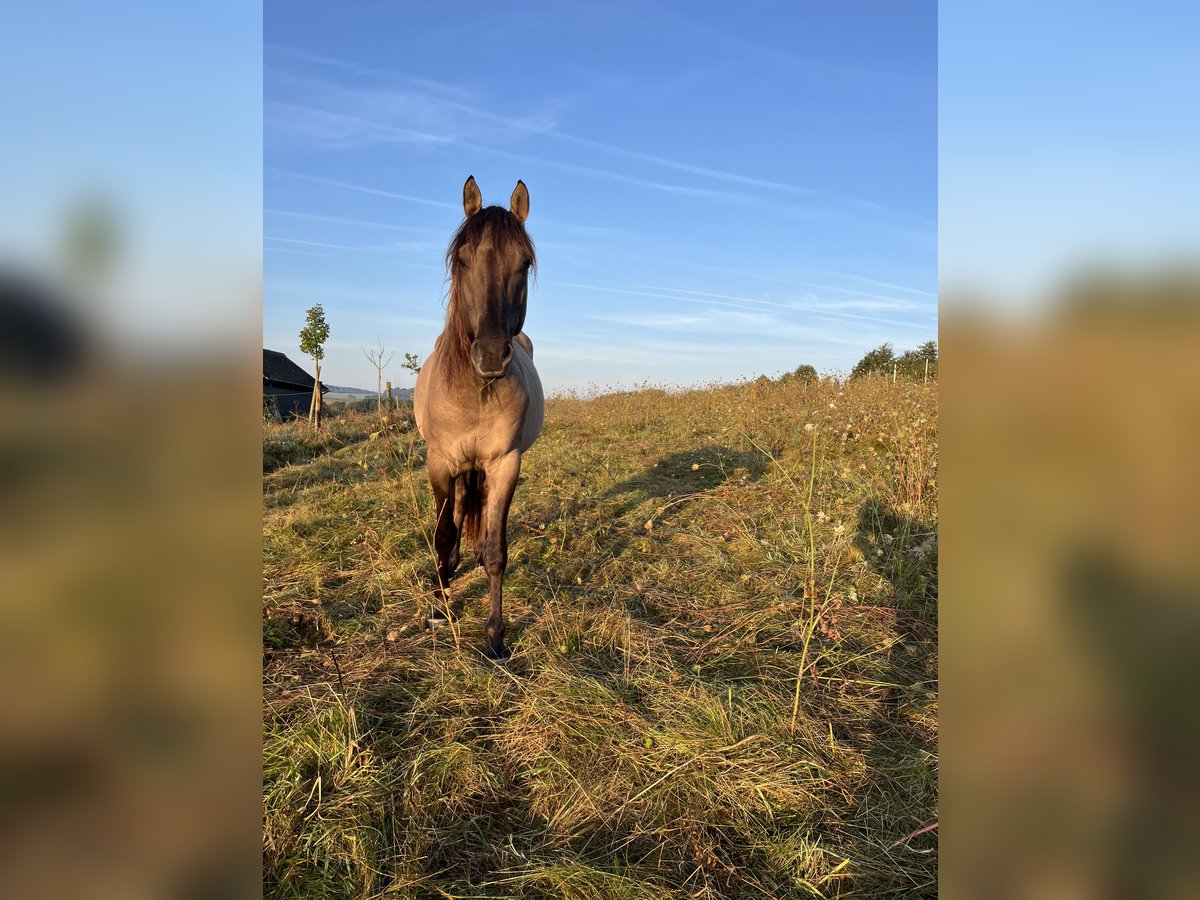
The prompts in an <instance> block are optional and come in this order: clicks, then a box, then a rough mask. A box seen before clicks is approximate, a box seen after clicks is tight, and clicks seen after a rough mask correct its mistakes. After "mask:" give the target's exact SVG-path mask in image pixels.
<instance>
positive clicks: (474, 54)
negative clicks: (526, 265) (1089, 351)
mask: <svg viewBox="0 0 1200 900" xmlns="http://www.w3.org/2000/svg"><path fill="white" fill-rule="evenodd" d="M451 9H452V11H451ZM264 38H265V45H264V51H263V65H264V72H263V89H264V108H263V116H264V164H265V168H264V174H263V190H264V213H263V229H264V257H263V259H264V279H265V281H264V289H265V299H264V320H263V330H264V345H265V346H267V347H270V348H273V349H278V350H283V351H284V352H287V353H288V354H289V355H291V356H292V357H293V358H294V359H296V360H297V361H299V362H302V363H303V364H305V365H306V366H307V365H309V364H310V361H307V360H304V359H302V357H301V354H300V353H299V350H298V347H297V344H298V338H297V333H298V332H299V329H300V327H301V325H302V323H303V318H304V310H305V309H306V308H307V307H309V306H311V305H312V304H313V303H316V302H320V303H322V304H323V305H324V307H325V310H326V314H327V317H328V319H329V322H330V325H331V327H332V336H331V338H330V341H329V344H328V346H327V351H326V359H325V362H324V364H323V370H324V373H323V374H324V377H325V379H326V380H327V381H329V382H330V383H334V384H348V385H354V386H363V387H371V386H373V385H374V382H375V376H374V369H373V368H372V367H371V365H370V364H369V363H368V362H367V361H366V360H365V358H364V357H363V354H362V350H361V349H360V348H361V347H362V346H364V345H366V346H370V345H373V344H374V343H375V342H376V338H377V337H378V338H379V339H381V340H382V341H383V343H384V344H385V345H386V346H388V347H389V348H392V349H395V350H396V351H397V360H401V359H402V358H403V354H404V352H406V351H407V352H414V353H418V354H419V355H421V356H424V355H426V354H427V353H428V352H429V350H430V349H431V347H432V344H433V341H434V338H435V337H436V335H437V334H438V332H439V331H440V330H441V324H442V318H443V315H444V300H445V283H444V270H443V268H442V263H441V258H442V254H443V252H444V250H445V246H446V243H447V241H448V239H449V237H450V234H451V233H452V231H453V230H454V228H455V227H456V226H457V225H458V223H459V221H460V220H461V217H462V208H461V202H460V196H461V188H462V183H463V181H464V180H465V179H466V177H467V176H468V175H471V174H473V175H474V176H475V178H476V180H477V181H478V182H479V185H480V187H481V188H482V190H483V194H484V201H485V203H507V201H508V196H509V194H510V193H511V191H512V188H513V186H514V185H515V183H516V181H517V179H518V178H521V179H523V180H524V181H525V183H526V184H527V185H528V186H529V191H530V196H531V212H530V217H529V221H528V228H529V231H530V234H531V235H532V237H533V238H534V240H535V242H536V244H537V247H538V251H539V263H540V272H539V277H538V280H537V282H536V284H535V286H534V288H533V291H532V294H531V298H530V307H529V314H528V318H527V321H526V331H527V332H528V334H529V335H530V337H531V338H532V339H533V342H534V345H535V347H536V354H535V359H536V361H537V363H538V367H539V370H540V371H541V373H542V377H543V381H544V382H545V383H546V385H547V387H548V388H550V389H551V390H554V389H563V388H586V387H588V386H589V385H595V386H597V387H600V388H603V387H605V386H613V387H616V386H628V385H633V384H636V383H639V382H643V381H651V382H655V383H667V384H687V383H702V382H708V381H712V380H731V379H735V378H739V377H743V376H752V375H757V374H760V373H766V374H773V373H779V372H783V371H788V370H791V369H794V368H795V367H796V366H797V365H799V364H801V363H811V364H813V365H815V366H816V367H817V368H818V369H819V370H822V371H833V370H847V369H849V368H850V367H851V366H852V365H853V364H854V362H855V361H856V360H857V359H859V358H860V357H861V356H862V354H863V353H864V352H865V351H866V350H868V349H870V348H871V347H873V346H876V345H878V344H880V343H882V342H883V341H892V342H894V343H895V344H896V345H897V346H898V347H909V346H916V345H917V344H919V343H921V342H922V341H925V340H928V339H930V338H933V337H936V331H937V299H936V290H937V288H936V285H937V221H936V219H937V20H936V7H935V6H934V4H932V3H908V4H897V3H894V2H879V3H871V2H856V3H835V2H829V3H784V2H769V3H748V4H747V3H743V4H737V5H734V4H727V3H689V4H686V5H683V4H672V5H667V4H652V3H628V4H605V3H580V2H570V3H539V4H496V3H491V4H474V3H460V4H457V5H455V6H454V7H453V8H450V7H445V6H440V5H435V4H399V3H397V4H388V3H340V4H327V3H321V4H317V3H296V2H288V3H278V2H271V3H268V4H267V6H266V9H265V19H264ZM388 374H389V377H390V378H391V380H392V381H393V382H394V383H395V384H397V385H408V384H411V381H412V379H411V376H410V375H409V374H408V373H407V372H405V371H404V370H402V369H401V368H400V367H399V364H398V362H397V363H393V365H392V367H391V368H390V369H389V372H388Z"/></svg>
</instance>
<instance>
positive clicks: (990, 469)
mask: <svg viewBox="0 0 1200 900" xmlns="http://www.w3.org/2000/svg"><path fill="white" fill-rule="evenodd" d="M819 14H820V6H819V5H814V7H813V15H819ZM939 16H940V49H939V55H940V70H939V85H940V87H939V92H940V99H939V107H940V110H939V116H940V122H939V129H940V141H939V173H940V203H939V244H940V248H939V252H940V270H941V284H940V288H939V292H940V303H941V317H942V318H941V323H942V324H941V334H940V343H941V345H942V367H943V368H942V372H941V384H942V387H943V389H944V392H945V397H944V404H943V411H944V415H945V418H944V431H945V433H944V442H945V448H946V451H947V452H946V454H945V458H944V459H943V460H942V462H941V466H940V471H941V473H942V489H943V496H944V497H945V505H946V508H945V510H944V511H943V514H942V515H943V517H944V519H943V526H942V528H941V542H942V549H943V553H942V556H941V567H942V568H941V575H942V578H943V579H944V582H945V583H944V584H943V585H942V586H941V588H940V590H939V596H940V597H941V598H943V599H942V602H943V603H945V604H946V611H945V614H944V617H943V619H942V626H943V628H942V634H943V635H944V639H945V646H944V648H943V651H942V652H943V666H944V674H945V678H944V682H945V696H946V713H945V716H944V720H945V721H944V725H943V728H944V735H945V737H944V742H945V747H946V755H945V760H946V761H945V766H944V780H943V782H942V784H943V789H944V792H945V793H944V796H945V805H946V819H947V821H946V823H945V825H944V826H942V827H940V829H939V830H940V834H941V835H942V838H941V844H942V848H943V849H942V851H941V852H943V853H944V854H945V860H944V863H943V867H942V873H943V879H944V885H945V888H946V895H947V896H954V897H956V896H977V895H986V896H997V897H1008V896H1012V897H1046V898H1051V897H1054V898H1057V897H1064V898H1066V897H1071V898H1075V897H1081V898H1082V897H1126V896H1155V897H1159V896H1161V897H1185V896H1187V897H1192V896H1197V895H1200V863H1198V862H1197V857H1196V855H1195V853H1194V848H1195V847H1196V846H1197V845H1198V837H1200V835H1198V834H1197V831H1198V830H1200V828H1198V825H1197V819H1196V816H1195V814H1194V810H1195V809H1196V808H1198V804H1197V801H1198V800H1200V779H1198V778H1197V775H1196V770H1195V766H1194V760H1195V759H1197V758H1198V754H1197V752H1196V751H1197V750H1198V749H1200V734H1198V729H1197V719H1196V714H1195V705H1196V704H1195V702H1194V701H1189V699H1188V697H1189V695H1190V687H1191V684H1192V682H1191V679H1190V677H1189V676H1190V669H1191V659H1192V656H1191V652H1192V648H1193V647H1194V646H1195V645H1196V639H1197V638H1198V637H1200V606H1198V605H1197V600H1198V599H1200V550H1198V548H1200V525H1198V516H1197V510H1198V509H1200V483H1198V482H1200V476H1197V468H1196V462H1195V460H1196V458H1197V452H1196V447H1197V443H1198V438H1200V362H1198V361H1200V314H1198V312H1197V310H1198V300H1200V287H1198V284H1200V282H1198V279H1197V271H1198V269H1197V264H1198V261H1200V260H1198V255H1197V251H1198V247H1200V219H1198V217H1197V216H1196V213H1195V211H1196V210H1197V209H1198V208H1200V204H1198V203H1197V201H1198V200H1200V197H1198V196H1197V193H1198V191H1200V187H1198V181H1197V179H1196V178H1195V175H1194V163H1193V162H1192V160H1194V159H1195V158H1197V156H1198V150H1200V146H1198V144H1200V134H1198V130H1200V116H1198V115H1197V112H1198V111H1197V96H1196V93H1197V85H1200V79H1198V78H1197V77H1196V75H1197V73H1196V63H1195V54H1194V52H1193V48H1194V46H1195V43H1196V37H1197V25H1198V24H1200V22H1198V20H1197V13H1196V12H1195V11H1194V9H1193V8H1192V7H1190V6H1187V5H1184V4H1166V3H1150V4H1138V5H1136V6H1134V5H1132V4H1127V5H1115V4H1112V5H1103V6H1097V5H1094V4H1083V3H1059V4H1053V6H1052V7H1049V6H1045V5H1034V4H1032V3H1025V2H1018V3H1009V4H1005V5H1004V6H1003V7H986V8H985V7H984V6H983V5H980V4H968V3H964V2H943V3H942V4H941V5H940V9H939ZM0 48H2V50H3V54H2V58H3V59H4V60H5V63H6V67H5V68H6V70H7V75H8V77H7V79H6V80H7V83H8V86H9V89H8V90H7V91H6V92H5V101H4V102H5V123H6V124H5V131H6V140H5V141H3V142H0V159H2V161H3V166H2V170H3V172H4V174H5V177H4V179H3V182H4V190H3V197H4V202H3V205H2V206H0V286H2V290H0V373H2V374H0V397H2V398H3V400H2V405H0V409H2V410H3V412H2V414H0V454H2V458H3V460H4V465H3V466H2V467H0V491H2V494H0V496H2V498H3V499H2V501H0V508H2V509H3V510H4V515H3V517H2V518H0V529H3V536H2V539H0V573H2V575H3V584H4V589H3V590H0V608H2V609H3V612H4V617H5V624H6V627H5V628H4V629H3V636H2V637H0V647H2V649H3V652H2V653H0V695H2V696H3V705H4V714H5V717H6V718H5V722H4V728H3V730H2V732H0V733H2V735H3V736H2V737H0V784H2V785H3V787H2V788H0V869H2V870H3V871H4V884H5V887H6V889H7V891H8V892H11V893H13V895H14V896H80V897H83V896H87V897H157V896H168V897H170V896H186V897H206V896H241V895H243V894H250V895H253V894H254V893H256V892H257V891H258V890H259V889H260V888H259V877H260V875H259V862H260V860H259V852H258V850H257V848H256V846H255V842H256V841H257V840H259V834H260V828H261V804H260V800H259V787H260V770H259V749H260V747H259V745H260V718H259V717H260V694H259V665H260V654H261V640H260V638H261V632H260V630H259V623H258V621H257V620H258V618H259V612H258V606H259V595H260V590H259V585H260V582H259V579H260V572H259V567H260V565H259V564H260V551H259V541H260V537H259V535H260V515H261V494H260V490H261V487H260V474H261V473H260V466H261V461H260V460H261V457H260V452H261V447H260V441H261V406H260V400H259V398H258V395H257V386H256V379H257V377H258V373H257V369H258V366H259V362H258V360H259V350H260V347H259V344H260V341H261V313H260V295H261V281H260V279H261V265H262V256H261V236H262V202H261V200H262V193H261V192H262V156H261V153H262V107H261V101H262V92H261V89H262V31H261V10H260V9H258V8H256V7H254V6H253V5H250V6H247V5H245V4H240V3H232V2H216V3H210V4H205V5H204V6H203V8H200V7H197V8H194V9H193V8H185V7H180V6H177V5H170V6H157V5H151V4H148V3H119V4H116V5H113V6H109V7H105V8H103V9H100V8H89V7H84V6H81V5H71V4H65V3H58V2H49V3H42V4H39V5H37V6H36V7H33V6H27V7H24V8H21V9H14V10H11V11H9V13H8V14H7V15H6V26H5V28H4V30H3V32H0Z"/></svg>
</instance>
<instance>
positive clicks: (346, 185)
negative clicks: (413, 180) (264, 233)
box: [265, 168, 461, 210]
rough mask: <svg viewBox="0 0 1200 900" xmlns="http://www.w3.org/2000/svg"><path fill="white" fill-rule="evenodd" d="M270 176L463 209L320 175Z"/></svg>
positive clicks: (271, 171) (273, 171) (282, 173)
mask: <svg viewBox="0 0 1200 900" xmlns="http://www.w3.org/2000/svg"><path fill="white" fill-rule="evenodd" d="M265 171H266V172H267V174H269V175H278V176H280V177H283V178H295V179H297V180H300V181H309V182H312V183H313V184H324V185H328V186H330V187H337V188H341V189H342V190H346V191H359V192H360V193H363V194H374V195H375V196H378V197H390V198H392V199H393V200H405V201H407V202H409V203H420V204H422V205H424V206H433V207H437V208H438V209H454V210H457V209H461V207H460V206H459V204H457V203H446V202H444V201H442V200H429V199H427V198H425V197H414V196H412V195H411V194H399V193H396V192H395V191H385V190H383V189H382V188H376V187H370V186H369V185H365V184H352V183H351V182H348V181H338V180H337V179H335V178H322V177H321V176H319V175H308V174H305V173H304V172H292V171H289V170H286V169H273V168H268V169H266V170H265Z"/></svg>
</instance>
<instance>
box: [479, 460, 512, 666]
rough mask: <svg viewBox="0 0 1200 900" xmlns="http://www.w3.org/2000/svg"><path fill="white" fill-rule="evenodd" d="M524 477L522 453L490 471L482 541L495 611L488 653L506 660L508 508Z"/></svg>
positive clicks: (493, 612)
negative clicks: (505, 605) (519, 479)
mask: <svg viewBox="0 0 1200 900" xmlns="http://www.w3.org/2000/svg"><path fill="white" fill-rule="evenodd" d="M520 474H521V454H520V452H519V451H516V450H514V451H513V452H511V453H509V454H508V455H507V456H505V457H504V458H503V459H501V460H500V461H499V462H497V463H496V464H494V465H492V466H489V468H488V470H487V478H486V481H487V500H486V507H485V510H484V522H485V523H486V532H485V534H484V537H483V539H482V540H481V541H480V544H481V547H482V550H483V553H482V556H483V567H484V569H485V570H486V571H487V574H488V595H489V596H490V598H491V601H492V612H491V615H489V616H488V620H487V636H488V653H489V655H490V656H491V657H492V658H493V659H504V658H506V657H507V656H508V650H507V648H505V646H504V599H503V596H504V570H505V568H506V567H507V566H508V508H509V506H510V505H512V498H513V491H514V490H516V487H517V477H518V476H519V475H520Z"/></svg>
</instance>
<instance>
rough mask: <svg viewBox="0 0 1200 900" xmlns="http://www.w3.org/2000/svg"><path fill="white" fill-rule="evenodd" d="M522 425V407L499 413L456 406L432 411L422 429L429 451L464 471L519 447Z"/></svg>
mask: <svg viewBox="0 0 1200 900" xmlns="http://www.w3.org/2000/svg"><path fill="white" fill-rule="evenodd" d="M522 406H523V404H522ZM523 425H524V409H521V410H520V412H519V413H518V411H517V410H512V409H510V410H508V414H503V415H500V414H496V412H495V411H492V412H491V413H490V414H489V411H488V410H487V409H483V410H480V411H478V412H474V411H470V410H465V409H462V408H458V409H449V410H441V411H438V412H434V413H433V414H432V415H430V416H429V420H428V421H427V422H426V423H425V428H424V429H423V430H424V431H425V439H426V442H427V443H428V444H429V448H430V450H431V451H433V452H436V453H439V454H441V455H442V456H443V457H445V458H446V460H447V461H449V462H450V464H451V466H452V467H453V468H454V469H455V470H456V471H468V470H470V469H475V468H482V467H484V466H485V465H486V464H487V463H488V462H490V461H492V460H496V459H500V458H501V457H503V456H506V455H507V454H509V453H511V452H512V451H513V450H515V449H519V446H520V443H521V440H520V439H521V433H522V430H523Z"/></svg>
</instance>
